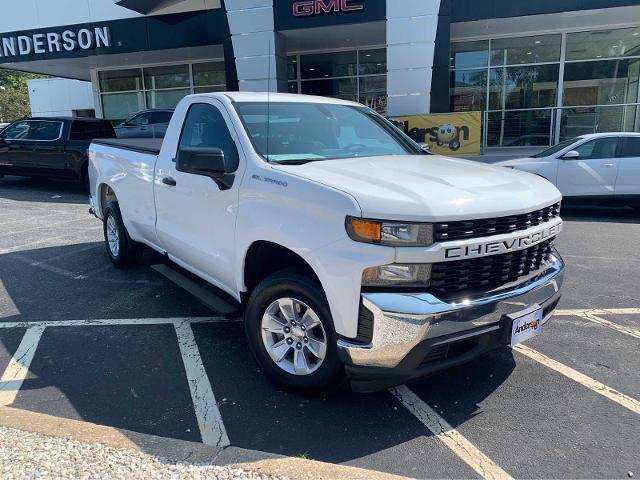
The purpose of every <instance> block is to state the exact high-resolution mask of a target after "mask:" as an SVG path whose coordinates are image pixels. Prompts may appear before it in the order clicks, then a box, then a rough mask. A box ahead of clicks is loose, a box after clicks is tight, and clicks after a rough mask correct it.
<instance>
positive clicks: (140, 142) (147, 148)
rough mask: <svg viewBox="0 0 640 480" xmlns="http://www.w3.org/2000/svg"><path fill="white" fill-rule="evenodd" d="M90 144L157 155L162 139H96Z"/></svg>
mask: <svg viewBox="0 0 640 480" xmlns="http://www.w3.org/2000/svg"><path fill="white" fill-rule="evenodd" d="M92 143H95V144H98V145H106V146H108V147H116V148H124V149H125V150H133V151H134V152H140V153H150V154H153V155H158V154H160V147H162V138H97V139H95V140H93V142H92Z"/></svg>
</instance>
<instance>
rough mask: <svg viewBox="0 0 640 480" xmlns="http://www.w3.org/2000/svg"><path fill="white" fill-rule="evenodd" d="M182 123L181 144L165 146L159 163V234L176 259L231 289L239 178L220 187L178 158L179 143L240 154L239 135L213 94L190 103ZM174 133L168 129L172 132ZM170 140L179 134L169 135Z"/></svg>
mask: <svg viewBox="0 0 640 480" xmlns="http://www.w3.org/2000/svg"><path fill="white" fill-rule="evenodd" d="M205 102H207V103H205ZM185 108H187V107H185ZM176 113H177V114H178V115H179V114H180V113H182V112H176ZM175 124H176V125H177V123H175ZM172 125H173V124H172ZM182 125H183V126H182V132H181V133H180V138H179V140H178V141H177V142H176V144H177V148H176V149H175V150H174V151H172V152H169V151H168V150H169V149H168V148H163V149H162V152H161V154H160V156H159V157H158V162H157V164H156V171H155V180H154V185H155V187H154V188H155V199H156V213H157V221H156V230H157V234H158V240H159V241H160V244H161V246H162V247H163V248H164V249H165V250H166V251H167V252H168V253H169V256H170V258H172V260H174V261H176V262H177V263H179V264H182V265H183V266H185V267H187V268H189V267H191V268H190V269H191V270H195V271H196V273H198V274H200V275H201V276H203V277H204V278H205V279H207V280H208V281H209V282H211V283H213V284H214V285H216V286H218V287H220V288H222V289H224V290H227V291H228V292H230V293H233V292H234V290H235V288H234V287H235V275H234V255H235V222H236V214H237V205H238V185H239V184H240V178H235V181H234V182H233V185H232V187H231V188H229V189H221V187H219V186H218V185H217V184H216V182H214V180H213V179H211V178H209V177H207V176H203V175H196V174H191V173H185V172H179V171H177V170H176V163H175V158H176V157H177V154H178V151H179V149H180V148H200V147H201V148H220V149H222V151H223V152H224V155H225V158H234V159H236V158H237V156H238V149H237V146H236V145H237V144H239V142H238V137H237V134H236V132H235V130H234V128H233V125H232V124H231V123H230V122H229V121H228V113H227V112H226V110H225V107H224V106H223V105H222V103H220V102H218V101H217V100H215V99H211V100H206V101H205V100H203V103H194V104H192V105H190V106H189V107H188V111H187V113H186V117H185V120H184V122H183V124H182ZM176 134H177V133H176V132H170V136H171V137H174V136H175V135H176ZM172 141H174V142H175V139H173V138H168V139H165V142H172ZM238 164H240V165H241V167H242V166H243V165H244V162H243V161H241V159H240V162H236V165H238ZM239 170H240V169H239ZM239 170H238V171H239Z"/></svg>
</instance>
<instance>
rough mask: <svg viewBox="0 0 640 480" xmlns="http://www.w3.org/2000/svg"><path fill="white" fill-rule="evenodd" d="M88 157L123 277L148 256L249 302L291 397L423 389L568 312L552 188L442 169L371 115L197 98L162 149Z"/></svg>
mask: <svg viewBox="0 0 640 480" xmlns="http://www.w3.org/2000/svg"><path fill="white" fill-rule="evenodd" d="M89 158H90V180H91V208H90V211H91V212H92V213H94V214H95V215H96V216H97V217H98V218H100V219H101V220H102V221H103V224H104V235H105V241H106V246H107V252H108V254H109V256H110V258H111V260H112V261H113V263H114V264H115V265H116V266H117V267H126V266H130V265H133V264H135V263H136V261H137V259H138V258H139V257H140V255H141V252H142V247H143V246H148V247H151V248H152V249H154V250H156V251H158V252H160V253H162V254H164V255H166V256H167V257H168V258H169V259H170V260H171V261H172V262H175V264H178V265H179V266H181V267H183V268H184V269H186V270H188V271H190V272H191V273H193V274H195V275H197V276H199V277H200V278H202V279H204V280H206V281H207V282H209V283H211V284H213V285H214V286H216V287H218V288H220V289H222V290H223V291H225V292H227V293H228V294H229V295H231V296H233V297H234V298H235V299H237V301H238V302H239V303H240V304H241V305H242V311H243V316H244V324H245V330H246V335H247V339H248V343H249V347H250V349H251V350H252V352H253V354H254V356H255V358H256V360H257V362H258V363H259V365H260V367H261V369H262V371H263V372H264V373H265V374H267V375H268V376H269V377H270V378H271V379H273V380H274V381H276V382H277V383H279V384H280V385H283V386H285V387H288V388H293V389H297V390H303V391H304V390H307V391H309V390H321V389H325V388H329V387H331V386H334V385H336V384H338V383H340V380H341V378H344V374H345V373H346V377H347V378H348V379H349V381H350V383H351V386H352V388H353V389H354V390H355V391H361V392H368V391H374V390H379V389H382V388H385V387H388V386H391V385H394V384H399V383H404V382H407V381H410V380H415V379H417V378H420V377H423V376H426V375H429V374H432V373H434V372H437V371H440V370H442V369H445V368H448V367H451V366H454V365H459V364H461V363H464V362H467V361H469V360H471V359H473V358H475V357H477V356H478V355H480V354H482V353H483V352H486V351H487V350H489V349H492V348H496V347H498V346H500V345H508V344H515V343H519V342H521V341H523V340H526V339H527V338H530V337H531V336H534V335H537V334H538V333H540V332H541V330H542V326H543V324H544V323H545V322H546V321H547V320H548V319H549V317H550V316H551V314H552V312H553V309H554V308H555V307H556V305H557V303H558V300H559V298H560V288H561V285H562V281H563V276H564V264H563V261H562V259H561V258H560V256H559V255H558V254H557V252H556V251H555V249H554V239H555V237H556V236H557V235H558V233H559V232H560V230H561V228H562V220H561V218H560V200H561V195H560V193H559V192H558V190H557V189H556V188H555V187H554V186H553V185H552V184H551V183H549V182H548V181H546V180H544V179H542V178H540V177H538V176H536V175H532V174H529V173H524V172H518V171H511V170H508V169H505V168H502V167H494V166H490V165H485V164H482V163H477V162H471V161H465V160H458V159H453V158H444V157H439V156H435V155H426V154H425V152H423V151H422V150H421V149H420V147H419V146H418V145H417V144H415V143H414V142H413V141H412V140H410V139H409V138H408V137H407V136H405V135H404V134H403V133H402V132H401V131H400V130H399V129H397V128H396V127H394V126H393V125H392V124H391V123H390V122H388V121H387V120H385V119H384V118H383V117H381V116H380V115H378V114H376V113H375V112H373V111H372V110H371V109H369V108H367V107H364V106H362V105H359V104H356V103H351V102H346V101H341V100H335V99H328V98H320V97H310V96H303V95H287V94H271V95H268V94H264V93H215V94H201V95H191V96H188V97H186V98H185V99H183V100H182V101H181V102H180V104H179V105H178V107H177V108H176V110H175V113H174V115H173V118H172V119H171V123H170V124H169V127H168V130H167V134H166V137H165V139H164V141H156V140H152V139H147V140H96V141H94V143H93V144H92V145H91V148H90V152H89Z"/></svg>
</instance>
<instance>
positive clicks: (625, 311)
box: [553, 308, 640, 317]
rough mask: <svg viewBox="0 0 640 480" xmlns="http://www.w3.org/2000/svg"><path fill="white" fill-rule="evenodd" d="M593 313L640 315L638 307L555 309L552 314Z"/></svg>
mask: <svg viewBox="0 0 640 480" xmlns="http://www.w3.org/2000/svg"><path fill="white" fill-rule="evenodd" d="M585 313H593V314H594V315H640V308H592V309H588V308H582V309H573V310H556V311H555V312H553V314H554V315H556V316H559V317H563V316H564V317H566V316H571V315H583V314H585Z"/></svg>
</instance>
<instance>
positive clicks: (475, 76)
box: [450, 69, 487, 112]
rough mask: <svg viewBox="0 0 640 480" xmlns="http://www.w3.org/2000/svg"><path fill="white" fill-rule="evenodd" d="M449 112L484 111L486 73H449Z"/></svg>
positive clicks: (465, 71)
mask: <svg viewBox="0 0 640 480" xmlns="http://www.w3.org/2000/svg"><path fill="white" fill-rule="evenodd" d="M450 90H451V111H452V112H471V111H477V110H485V108H486V105H485V104H486V99H487V71H486V69H485V70H457V71H455V72H451V85H450Z"/></svg>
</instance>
